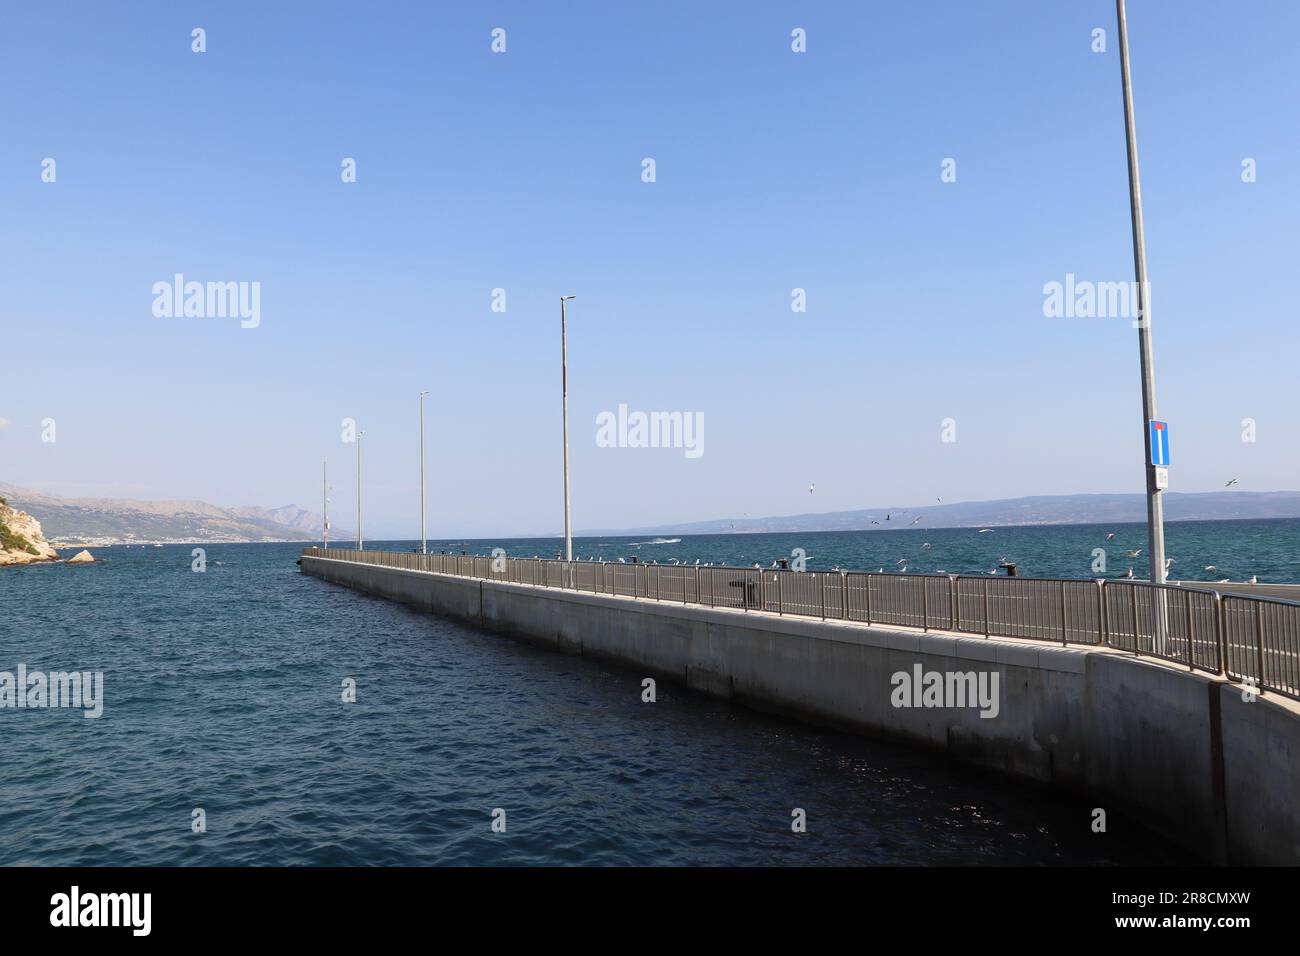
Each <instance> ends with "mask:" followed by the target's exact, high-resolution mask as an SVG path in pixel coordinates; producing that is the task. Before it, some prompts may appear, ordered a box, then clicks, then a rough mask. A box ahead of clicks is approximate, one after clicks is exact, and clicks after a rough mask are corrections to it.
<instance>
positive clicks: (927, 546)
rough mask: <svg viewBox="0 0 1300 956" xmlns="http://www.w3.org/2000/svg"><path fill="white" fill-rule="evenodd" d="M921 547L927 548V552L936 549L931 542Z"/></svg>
mask: <svg viewBox="0 0 1300 956" xmlns="http://www.w3.org/2000/svg"><path fill="white" fill-rule="evenodd" d="M921 547H923V548H925V550H927V551H929V550H930V549H931V548H933V547H934V545H932V544H931V543H930V542H929V541H927V542H925V543H924V544H923V545H921Z"/></svg>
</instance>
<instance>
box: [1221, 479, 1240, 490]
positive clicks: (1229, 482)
mask: <svg viewBox="0 0 1300 956" xmlns="http://www.w3.org/2000/svg"><path fill="white" fill-rule="evenodd" d="M1236 483H1237V479H1236V478H1230V479H1228V483H1227V484H1226V485H1224V486H1223V487H1225V488H1231V487H1232V486H1233V485H1235V484H1236Z"/></svg>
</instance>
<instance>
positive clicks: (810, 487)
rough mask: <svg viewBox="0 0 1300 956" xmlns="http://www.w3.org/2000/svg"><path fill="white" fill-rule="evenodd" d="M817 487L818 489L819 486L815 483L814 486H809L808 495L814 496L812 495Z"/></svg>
mask: <svg viewBox="0 0 1300 956" xmlns="http://www.w3.org/2000/svg"><path fill="white" fill-rule="evenodd" d="M816 487H817V484H816V483H815V482H814V483H813V484H811V485H809V486H808V494H812V493H813V489H814V488H816Z"/></svg>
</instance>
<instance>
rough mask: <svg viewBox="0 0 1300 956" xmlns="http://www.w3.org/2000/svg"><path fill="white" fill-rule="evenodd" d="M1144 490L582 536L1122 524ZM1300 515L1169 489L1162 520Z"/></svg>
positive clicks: (1274, 498)
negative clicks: (913, 527)
mask: <svg viewBox="0 0 1300 956" xmlns="http://www.w3.org/2000/svg"><path fill="white" fill-rule="evenodd" d="M1146 508H1147V506H1146V496H1145V495H1141V494H1119V495H1035V496H1033V497H1028V498H1002V499H998V500H994V501H962V502H957V503H954V504H943V503H941V502H936V503H935V504H932V505H921V506H916V505H913V506H910V507H904V506H902V505H899V506H897V507H884V508H866V509H862V510H856V511H828V512H822V513H820V514H818V513H806V514H797V515H783V516H780V517H769V518H751V517H749V516H748V515H746V516H743V517H739V518H719V519H716V520H712V521H689V522H682V523H679V524H665V525H654V526H652V527H644V528H624V529H622V530H619V531H584V532H582V533H583V534H584V535H595V536H602V535H637V534H659V535H662V534H754V533H760V532H774V531H889V530H891V529H893V530H896V529H898V528H908V527H911V526H912V525H913V524H915V525H916V527H918V528H969V527H981V528H995V527H1005V526H1009V525H1042V524H1123V523H1125V522H1135V521H1137V522H1144V521H1146V519H1147V510H1146ZM1231 518H1300V491H1208V492H1200V493H1191V494H1188V493H1183V492H1165V520H1167V521H1216V520H1224V519H1231Z"/></svg>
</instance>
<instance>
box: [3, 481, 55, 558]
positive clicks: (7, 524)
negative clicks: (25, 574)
mask: <svg viewBox="0 0 1300 956" xmlns="http://www.w3.org/2000/svg"><path fill="white" fill-rule="evenodd" d="M57 560H59V552H57V551H55V550H54V549H53V548H51V547H50V546H49V544H48V543H47V542H46V540H45V535H43V534H42V533H41V523H40V522H39V521H37V520H36V519H35V518H33V517H32V516H31V515H29V514H27V513H26V512H23V511H19V510H18V509H16V508H11V507H10V506H9V502H7V501H6V500H5V499H4V498H0V567H3V566H5V565H12V564H34V563H35V562H37V561H57Z"/></svg>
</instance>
